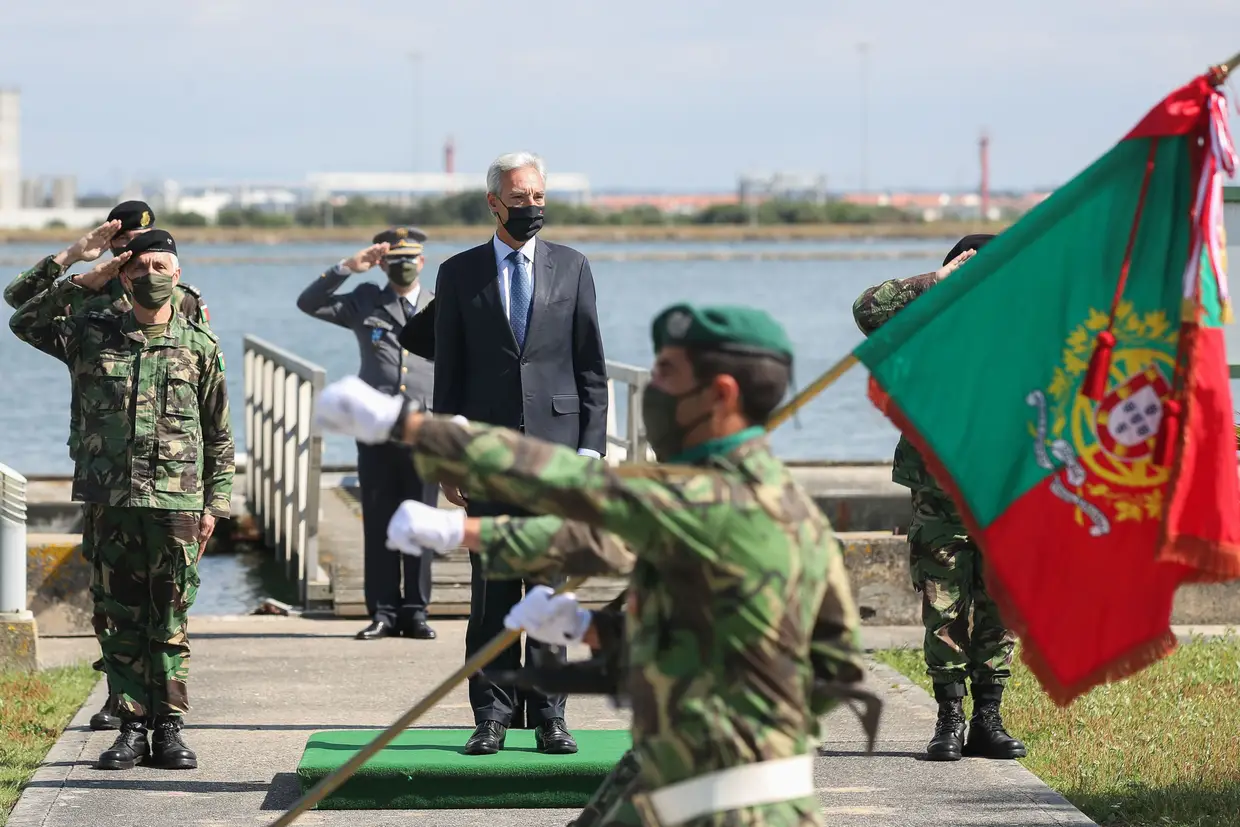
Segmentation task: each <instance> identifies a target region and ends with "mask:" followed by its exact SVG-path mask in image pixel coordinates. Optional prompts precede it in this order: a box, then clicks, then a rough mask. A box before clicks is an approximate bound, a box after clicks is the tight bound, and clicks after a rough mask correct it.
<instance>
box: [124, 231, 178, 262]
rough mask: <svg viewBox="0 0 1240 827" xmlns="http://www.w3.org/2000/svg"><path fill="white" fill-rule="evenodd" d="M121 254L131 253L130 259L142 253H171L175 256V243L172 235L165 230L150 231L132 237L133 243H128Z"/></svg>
mask: <svg viewBox="0 0 1240 827" xmlns="http://www.w3.org/2000/svg"><path fill="white" fill-rule="evenodd" d="M123 252H126V253H132V254H133V255H132V256H131V257H130V258H131V259H133V258H137V257H138V256H140V255H142V254H143V253H172V254H173V255H174V256H175V255H176V254H177V243H176V242H175V241H173V239H172V234H171V233H169V232H168V231H167V230H151V231H150V232H146V233H142V234H141V235H137V236H134V239H133V241H131V242H129V244H128V245H127V246H126V247H125V249H124V250H123Z"/></svg>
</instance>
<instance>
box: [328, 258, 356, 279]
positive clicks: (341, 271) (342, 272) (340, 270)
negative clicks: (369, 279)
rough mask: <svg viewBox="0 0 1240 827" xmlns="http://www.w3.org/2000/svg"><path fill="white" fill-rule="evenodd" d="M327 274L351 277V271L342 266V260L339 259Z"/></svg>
mask: <svg viewBox="0 0 1240 827" xmlns="http://www.w3.org/2000/svg"><path fill="white" fill-rule="evenodd" d="M328 272H329V273H332V274H333V275H337V276H351V275H353V271H352V270H350V269H349V268H348V267H345V266H344V259H341V260H340V261H338V262H336V263H335V264H333V265H332V268H331V270H329V271H328Z"/></svg>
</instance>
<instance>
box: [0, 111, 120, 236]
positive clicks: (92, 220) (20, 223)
mask: <svg viewBox="0 0 1240 827" xmlns="http://www.w3.org/2000/svg"><path fill="white" fill-rule="evenodd" d="M46 184H48V185H50V186H47V185H45V182H44V181H42V180H40V179H38V178H34V179H27V180H24V179H23V178H22V154H21V92H20V91H18V90H17V89H0V227H13V228H19V229H37V228H41V227H46V226H48V225H49V224H53V223H61V224H64V225H66V226H69V227H86V226H89V225H91V224H98V223H100V222H102V221H103V220H104V219H105V218H107V217H108V209H109V208H108V207H86V208H82V207H78V205H77V179H76V178H75V177H74V176H72V175H57V176H52V177H51V178H50V179H49V180H48V181H47V182H46Z"/></svg>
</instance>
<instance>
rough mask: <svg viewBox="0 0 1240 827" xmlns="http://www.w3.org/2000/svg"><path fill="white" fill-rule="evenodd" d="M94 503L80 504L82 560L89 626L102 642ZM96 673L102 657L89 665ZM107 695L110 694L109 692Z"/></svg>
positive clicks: (103, 624) (103, 620)
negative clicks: (86, 576) (87, 576)
mask: <svg viewBox="0 0 1240 827" xmlns="http://www.w3.org/2000/svg"><path fill="white" fill-rule="evenodd" d="M98 507H99V506H97V505H96V504H95V503H83V504H82V559H84V560H85V561H86V565H87V566H89V567H90V572H91V576H90V602H91V615H90V625H91V628H93V629H94V631H95V638H96V640H102V639H103V638H102V635H103V632H104V631H105V630H106V629H107V628H108V622H107V617H106V616H105V615H104V613H103V581H102V580H101V579H100V578H98V577H96V576H95V539H94V537H95V520H96V519H97V518H96V517H95V510H96V509H97V508H98ZM91 668H93V669H94V670H95V671H96V672H102V671H103V657H102V656H100V658H99V659H98V660H96V661H95V662H94V663H92V664H91ZM108 694H111V692H110V691H109V693H108Z"/></svg>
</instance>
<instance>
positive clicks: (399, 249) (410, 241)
mask: <svg viewBox="0 0 1240 827" xmlns="http://www.w3.org/2000/svg"><path fill="white" fill-rule="evenodd" d="M425 242H426V233H424V232H422V231H421V230H419V229H418V228H417V227H393V228H392V229H390V230H384V231H383V232H381V233H379V234H378V235H377V236H375V239H374V241H372V242H370V243H371V244H387V245H388V255H390V256H416V255H421V254H422V245H423V244H424V243H425Z"/></svg>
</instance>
